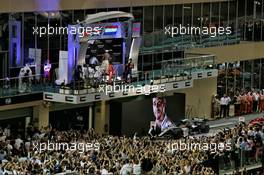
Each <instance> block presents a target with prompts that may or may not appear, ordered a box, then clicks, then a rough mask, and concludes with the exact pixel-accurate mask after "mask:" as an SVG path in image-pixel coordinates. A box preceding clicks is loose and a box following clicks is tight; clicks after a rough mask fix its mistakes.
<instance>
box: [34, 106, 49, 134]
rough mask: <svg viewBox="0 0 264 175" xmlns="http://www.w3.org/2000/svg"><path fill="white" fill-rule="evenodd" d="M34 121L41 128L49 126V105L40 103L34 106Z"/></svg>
mask: <svg viewBox="0 0 264 175" xmlns="http://www.w3.org/2000/svg"><path fill="white" fill-rule="evenodd" d="M33 121H34V122H35V126H36V127H37V128H39V129H41V128H42V127H47V126H49V107H46V106H44V105H38V106H34V107H33Z"/></svg>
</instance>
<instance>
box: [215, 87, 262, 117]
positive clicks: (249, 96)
mask: <svg viewBox="0 0 264 175" xmlns="http://www.w3.org/2000/svg"><path fill="white" fill-rule="evenodd" d="M212 105H213V110H212V111H213V116H217V115H218V116H219V117H220V118H221V117H229V111H230V105H234V116H240V115H246V114H251V113H256V112H264V92H263V91H242V92H236V93H235V95H234V96H233V97H230V96H228V95H226V94H224V95H223V96H222V97H219V96H218V95H216V96H214V97H213V101H212Z"/></svg>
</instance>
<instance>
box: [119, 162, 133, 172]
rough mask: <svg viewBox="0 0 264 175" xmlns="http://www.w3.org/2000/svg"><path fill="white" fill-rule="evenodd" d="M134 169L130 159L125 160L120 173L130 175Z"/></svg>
mask: <svg viewBox="0 0 264 175" xmlns="http://www.w3.org/2000/svg"><path fill="white" fill-rule="evenodd" d="M132 171H133V167H132V165H131V163H130V162H129V160H125V164H124V165H123V166H122V168H121V170H120V175H130V174H131V173H132Z"/></svg>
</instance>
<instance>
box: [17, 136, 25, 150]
mask: <svg viewBox="0 0 264 175" xmlns="http://www.w3.org/2000/svg"><path fill="white" fill-rule="evenodd" d="M21 143H23V140H21V138H20V135H19V136H18V138H17V139H16V140H15V148H16V149H17V150H18V149H19V148H20V146H21Z"/></svg>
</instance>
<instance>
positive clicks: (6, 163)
mask: <svg viewBox="0 0 264 175" xmlns="http://www.w3.org/2000/svg"><path fill="white" fill-rule="evenodd" d="M48 141H49V142H54V143H73V142H76V143H99V145H100V149H99V150H95V149H91V150H89V151H85V152H80V151H78V150H71V149H69V150H65V149H59V150H55V151H54V150H46V151H42V152H40V151H39V150H36V149H34V146H35V144H36V143H47V142H48ZM180 142H181V143H186V144H187V143H189V144H190V143H200V144H204V143H208V144H212V143H216V144H219V143H223V145H227V144H230V145H231V147H230V148H231V149H227V147H226V146H224V147H223V149H214V150H211V149H207V150H206V149H186V150H180V149H171V147H170V146H171V145H172V144H175V143H180ZM263 145H264V134H263V128H262V126H259V125H254V126H252V125H247V124H243V123H242V124H239V125H237V126H236V127H235V128H234V129H225V130H223V131H221V132H219V133H217V134H215V135H208V136H200V137H198V136H197V137H194V136H188V137H186V138H182V139H179V140H151V139H150V138H148V137H137V136H136V135H135V136H134V137H131V138H130V137H125V136H122V137H117V136H111V135H108V136H99V135H98V134H96V133H95V132H94V130H93V129H90V130H87V131H79V130H68V131H58V130H56V129H52V128H51V127H46V128H42V129H41V130H37V129H33V128H31V129H30V130H29V131H28V132H27V136H26V138H23V139H22V138H21V137H20V136H19V135H15V136H14V135H12V133H10V129H9V128H7V129H6V128H5V129H2V128H1V129H0V174H1V173H2V174H4V175H6V174H23V173H24V174H32V175H34V174H35V175H37V174H56V173H61V172H76V173H77V174H121V175H129V174H135V175H139V174H182V175H184V174H186V175H197V174H200V175H211V174H218V170H219V167H218V165H219V164H220V163H221V161H220V160H222V159H220V158H224V159H223V160H224V165H225V166H230V165H233V166H234V167H235V168H236V169H237V168H238V167H240V166H243V165H245V164H248V163H249V162H252V161H255V162H258V161H259V160H260V159H261V156H262V148H263ZM241 158H242V159H241ZM2 174H1V175H2Z"/></svg>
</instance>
